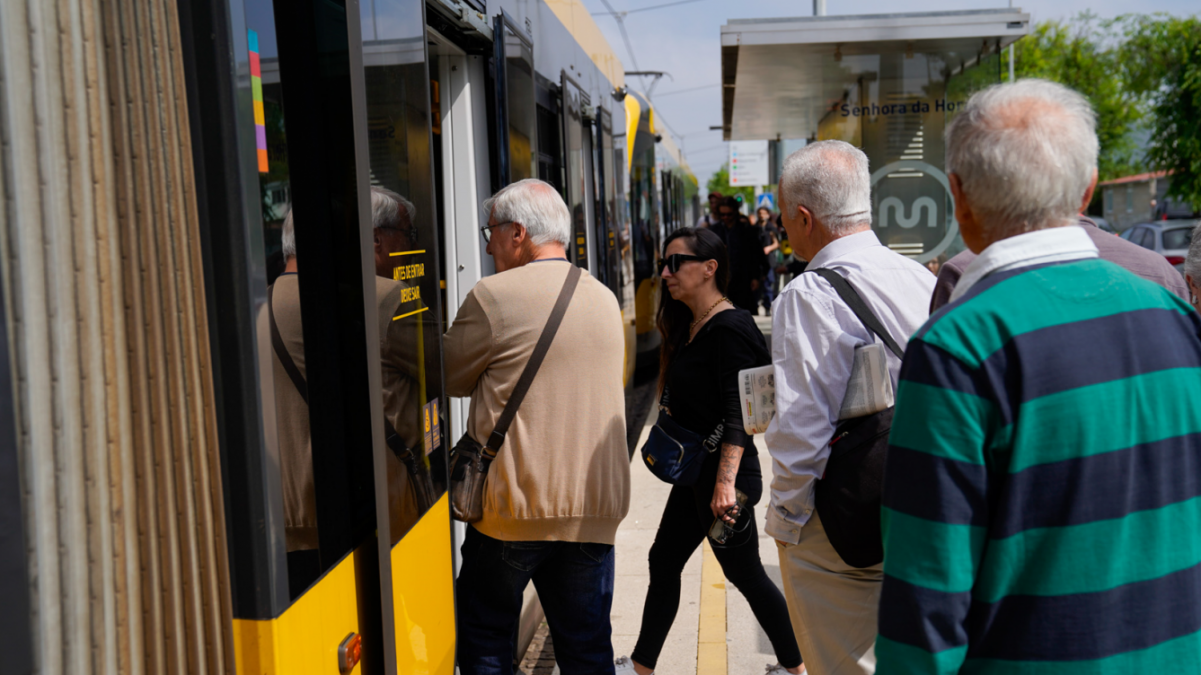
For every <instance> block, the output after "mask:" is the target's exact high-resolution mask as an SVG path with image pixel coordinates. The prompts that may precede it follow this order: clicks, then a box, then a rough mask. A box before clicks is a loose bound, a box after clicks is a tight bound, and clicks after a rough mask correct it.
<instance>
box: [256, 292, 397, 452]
mask: <svg viewBox="0 0 1201 675" xmlns="http://www.w3.org/2000/svg"><path fill="white" fill-rule="evenodd" d="M274 296H275V284H271V285H270V286H268V287H267V323H269V324H271V346H272V347H273V348H274V349H275V355H276V356H277V357H279V362H280V363H281V364H283V366H284V371H285V372H287V373H288V378H289V379H291V380H292V384H293V385H295V387H296V391H297V393H299V394H300V398H301V399H303V400H304V404H305V405H308V404H309V384H308V382H306V381H305V379H304V375H301V374H300V368H298V367H296V361H295V360H293V358H292V354H291V353H290V352H288V347H287V346H286V345H285V344H284V337H283V335H280V332H279V326H278V325H277V324H276V323H275V307H274V306H273V304H272V298H273V297H274ZM384 440H385V441H387V443H388V447H389V448H391V449H392V452H393V453H395V454H396V456H397V457H400V458H401V459H404V458H405V457H406V455H412V454H413V452H412V449H411V448H409V446H408V445H406V444H405V442H404V439H402V438H401V437H400V434H399V433H397V431H396V427H394V426H392V423H391V422H389V421H388V416H387V413H385V414H384Z"/></svg>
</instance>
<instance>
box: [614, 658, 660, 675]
mask: <svg viewBox="0 0 1201 675" xmlns="http://www.w3.org/2000/svg"><path fill="white" fill-rule="evenodd" d="M613 666H614V667H615V669H616V673H617V675H637V672H638V671H636V670H634V662H633V661H632V660H631V659H630V657H628V656H622V657H619V658H618V659H617V660H616V661H614V662H613ZM651 675H655V674H654V672H652V673H651Z"/></svg>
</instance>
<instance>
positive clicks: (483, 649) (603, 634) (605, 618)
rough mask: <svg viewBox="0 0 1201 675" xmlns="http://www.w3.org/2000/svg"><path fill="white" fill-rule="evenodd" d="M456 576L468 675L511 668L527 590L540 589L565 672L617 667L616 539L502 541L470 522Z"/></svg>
mask: <svg viewBox="0 0 1201 675" xmlns="http://www.w3.org/2000/svg"><path fill="white" fill-rule="evenodd" d="M462 554H463V566H462V568H461V569H460V570H459V578H458V580H457V581H456V582H455V612H456V614H457V616H458V662H459V670H460V671H461V673H462V675H511V674H512V673H513V650H514V640H515V637H516V634H517V621H518V618H519V617H520V614H521V594H522V592H523V591H525V587H526V585H527V584H529V582H530V581H533V582H534V588H535V589H537V591H538V599H539V600H540V601H541V602H542V609H543V610H545V611H546V623H547V624H548V625H549V626H550V635H551V640H552V641H553V642H554V645H555V660H556V661H557V662H558V664H559V670H560V672H562V673H563V675H593V674H594V673H603V674H605V675H612V674H613V642H612V633H613V628H612V625H611V624H610V622H609V612H610V610H611V608H612V606H613V560H614V558H613V547H612V546H611V545H609V544H589V543H585V544H581V543H576V542H568V541H500V540H499V539H493V538H492V537H489V536H488V535H486V534H483V533H481V532H480V531H479V530H477V529H475V528H474V527H468V528H467V538H466V540H465V541H464V542H463V548H462Z"/></svg>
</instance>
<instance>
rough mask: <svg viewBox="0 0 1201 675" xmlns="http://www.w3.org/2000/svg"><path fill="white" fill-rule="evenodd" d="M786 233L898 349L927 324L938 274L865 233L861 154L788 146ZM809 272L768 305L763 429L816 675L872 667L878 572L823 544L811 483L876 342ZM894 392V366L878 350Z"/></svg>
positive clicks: (773, 530)
mask: <svg viewBox="0 0 1201 675" xmlns="http://www.w3.org/2000/svg"><path fill="white" fill-rule="evenodd" d="M780 197H781V200H780V202H781V203H780V207H781V213H782V216H783V217H782V220H783V225H784V229H785V230H786V231H787V232H788V239H789V241H790V242H792V246H793V250H794V251H796V254H797V256H798V257H800V258H803V259H805V260H808V261H809V267H808V269H810V270H813V269H818V268H826V269H831V270H834V271H835V272H837V273H839V274H841V275H842V276H843V277H845V278H846V280H847V281H848V282H849V283H850V284H851V286H852V287H854V288H855V290H856V291H858V292H859V295H860V296H861V297H862V298H863V300H864V301H865V302H866V303H867V304H868V306H869V307H871V309H872V311H873V312H874V313H875V314H876V316H877V317H878V318H879V319H880V322H881V323H882V324H883V325H884V327H885V328H886V329H887V330H888V332H889V333H891V334H892V337H893V339H894V340H896V341H897V343H898V344H899V345H900V346H901V348H902V349H904V347H905V345H906V344H907V343H908V341H909V336H910V335H912V334H913V333H914V331H916V330H917V329H918V328H919V327H921V325H922V323H923V322H925V320H926V318H927V316H928V314H929V312H928V307H929V304H930V294H931V293H932V291H933V290H934V281H935V279H934V276H933V275H931V274H930V272H929V270H927V269H926V268H925V267H923V266H922V265H920V264H918V263H917V262H915V261H913V260H910V259H909V258H906V257H904V256H901V255H899V254H897V253H894V252H893V251H891V250H889V249H888V248H887V247H886V246H884V245H882V244H881V243H880V240H879V239H877V238H876V235H875V233H874V232H872V231H871V222H872V213H871V175H870V173H869V172H868V161H867V156H866V155H864V154H863V152H861V151H860V150H859V149H857V148H855V147H854V146H852V145H850V144H848V143H844V142H842V141H822V142H819V143H811V144H809V145H807V146H806V147H804V148H803V149H801V150H798V151H797V152H795V153H793V154H792V155H791V156H789V157H788V159H787V161H785V163H784V171H783V175H782V176H781V177H780ZM875 341H876V338H875V336H873V335H872V334H871V333H869V332H868V330H867V328H865V327H864V325H863V323H862V322H861V321H860V320H859V319H858V318H857V317H856V316H855V314H854V313H853V312H852V311H851V308H850V307H849V306H847V305H846V303H844V302H843V301H842V300H841V299H840V298H839V297H838V294H837V293H836V292H835V290H834V287H833V286H831V285H830V284H829V282H827V281H826V280H825V279H822V278H821V277H820V276H818V275H816V274H801V275H798V276H797V278H796V279H794V280H793V281H792V283H790V284H788V286H787V287H785V289H784V291H783V292H782V293H781V294H780V297H779V298H778V299H777V300H776V302H775V304H774V305H773V306H772V362H773V363H774V365H775V375H776V416H775V418H774V419H773V420H772V423H771V427H770V428H768V430H767V436H766V440H767V447H768V451H769V452H770V453H771V457H772V467H773V473H774V478H773V480H772V484H771V507H770V508H769V509H768V511H767V528H766V529H767V533H768V534H770V535H771V536H772V537H774V538H775V539H776V541H777V542H778V545H779V551H780V572H781V575H782V577H783V580H784V595H785V597H786V598H787V600H788V610H789V613H790V615H791V618H792V627H793V630H794V631H795V632H796V638H797V644H798V645H799V646H800V648H801V654H803V655H804V657H805V665H806V666H807V667H808V669H809V671H810V672H812V673H814V675H842V674H859V673H873V672H875V667H876V656H875V651H874V647H873V645H874V643H875V639H876V615H877V606H878V604H879V601H880V587H881V582H882V581H883V571H882V569H881V566H880V565H876V566H873V567H869V568H866V569H857V568H854V567H851V566H849V565H847V564H846V563H844V562H843V560H842V558H840V557H839V555H838V553H837V552H835V550H834V548H833V547H832V546H831V545H830V541H829V539H828V538H827V537H826V533H825V530H824V529H823V528H822V523H821V519H820V518H819V517H818V514H817V512H816V509H815V507H814V494H813V490H814V484H815V481H817V480H818V479H819V478H821V476H822V474H823V472H824V471H825V467H826V460H827V459H828V458H829V455H830V449H829V443H830V438H831V437H832V436H833V435H834V428H835V427H836V426H837V424H838V413H839V409H840V408H841V407H842V401H843V397H844V396H845V395H846V391H847V382H848V381H849V379H850V375H851V364H852V362H853V360H854V356H855V347H856V346H858V345H864V344H869V343H872V342H875ZM885 353H886V354H887V359H888V368H889V374H890V375H891V376H892V383H893V387H896V385H897V376H898V373H899V371H900V368H901V361H900V359H898V358H897V357H896V356H895V355H893V354H892V353H891V352H889V351H887V350H885Z"/></svg>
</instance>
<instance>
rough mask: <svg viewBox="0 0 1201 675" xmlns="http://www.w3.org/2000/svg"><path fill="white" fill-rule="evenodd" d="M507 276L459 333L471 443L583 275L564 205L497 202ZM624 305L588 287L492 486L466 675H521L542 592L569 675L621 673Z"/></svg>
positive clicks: (449, 353) (460, 590)
mask: <svg viewBox="0 0 1201 675" xmlns="http://www.w3.org/2000/svg"><path fill="white" fill-rule="evenodd" d="M484 208H485V209H486V210H487V211H488V213H489V218H488V224H487V226H485V227H484V228H481V230H482V231H483V234H484V238H485V240H487V241H488V248H487V250H488V253H489V254H490V255H491V256H492V258H493V260H494V261H495V262H496V270H497V274H495V275H493V276H490V277H487V278H485V279H483V280H481V281H480V282H479V283H478V284H476V286H475V288H473V289H472V290H471V292H470V293H469V294H468V295H467V298H466V300H464V302H463V306H462V307H460V308H459V312H458V315H457V316H456V317H455V320H454V324H453V325H452V326H451V328H450V331H449V332H448V333H447V334H446V336H445V340H444V345H443V358H444V359H445V365H446V390H447V393H448V394H449V395H451V396H470V397H471V408H470V412H469V416H468V421H467V433H469V434H470V435H471V437H472V438H475V439H477V440H486V439H487V438H488V436H489V434H490V433H491V432H492V429H493V427H494V426H495V424H496V420H497V418H498V417H499V416H500V413H501V411H502V410H503V409H504V405H505V402H506V401H508V399H509V395H510V393H511V392H512V391H513V388H514V386H515V385H516V383H517V379H518V377H519V376H520V375H521V372H522V369H523V368H524V367H525V364H526V362H527V361H528V360H529V358H530V354H531V353H532V352H533V350H534V344H535V343H536V342H537V341H538V337H539V336H540V335H541V333H542V329H543V328H544V327H545V325H546V322H547V319H548V318H549V316H550V313H551V308H552V307H553V306H554V304H555V300H556V298H557V297H558V295H559V291H560V289H561V288H562V286H563V281H564V279H565V278H566V277H567V272H568V270H569V269H570V266H571V263H570V262H568V260H567V254H566V247H567V245H568V243H569V242H570V241H571V215H570V213H569V212H568V210H567V205H566V204H564V203H563V200H562V198H560V197H559V194H558V192H557V191H556V190H555V189H554V188H553V187H551V186H550V185H548V184H547V183H544V182H542V181H539V180H535V179H528V180H523V181H519V182H517V183H514V184H512V185H509V186H508V187H506V188H504V189H503V190H501V191H500V192H498V193H497V194H496V195H495V196H493V197H492V198H491V199H489V200H487V201H485V202H484ZM623 358H624V338H623V333H622V328H621V312H620V310H619V309H618V306H617V298H615V297H614V296H613V293H612V292H610V291H609V289H608V288H606V287H605V285H604V284H602V283H600V282H599V281H597V280H596V279H594V278H592V277H591V276H590V275H588V274H587V273H585V274H584V275H583V276H582V277H581V278H580V282H579V285H578V286H577V288H576V290H575V295H574V296H573V297H572V299H571V304H570V305H569V306H568V308H567V314H566V315H565V316H564V318H563V323H562V325H561V326H560V327H559V331H558V333H557V334H556V335H555V339H554V342H552V343H551V347H550V351H549V352H548V353H547V355H546V360H545V361H543V363H542V367H541V369H540V370H539V371H538V374H537V376H536V377H535V378H534V381H533V384H532V385H531V387H530V390H529V393H528V394H527V395H526V397H525V400H524V401H523V402H522V404H521V407H520V409H519V410H518V412H517V416H516V419H514V421H513V425H512V426H511V427H510V428H509V432H508V436H507V437H506V439H505V443H504V445H502V446H501V448H500V453H499V454H498V455H497V457H496V460H495V461H493V463H492V466H491V469H490V470H489V473H488V479H487V482H486V483H485V486H484V517H483V519H482V520H480V521H479V522H477V523H474V524H473V525H472V526H471V527H469V528H468V529H467V539H466V541H465V542H464V543H463V548H462V554H463V566H462V569H461V571H460V572H459V578H458V581H457V584H456V587H455V588H456V597H455V602H456V610H457V616H458V624H459V625H458V662H459V668H460V670H461V671H462V673H463V675H479V674H484V673H487V674H489V675H491V674H493V673H504V674H506V675H507V674H509V673H512V660H513V636H514V634H515V630H516V627H517V621H518V615H519V614H520V612H521V597H522V591H524V590H525V587H526V585H527V584H528V583H529V582H530V581H531V580H532V581H533V582H534V586H535V588H537V590H538V597H539V599H540V601H541V602H542V607H543V609H545V611H546V620H547V623H548V624H549V625H550V630H551V633H552V635H553V636H554V640H555V658H556V659H557V660H558V662H559V666H560V668H561V669H562V670H563V672H564V673H612V672H613V646H612V642H611V633H612V628H611V625H610V622H609V611H610V607H611V605H612V601H613V541H614V538H615V536H616V533H617V526H618V524H619V523H620V522H621V519H622V518H624V517H625V515H626V511H627V510H628V509H629V503H630V468H629V467H630V464H629V454H628V451H627V449H626V441H625V432H626V429H625V396H624V389H623V385H622V363H623Z"/></svg>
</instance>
